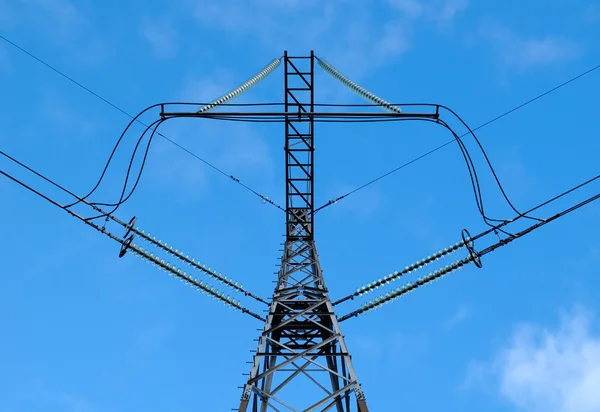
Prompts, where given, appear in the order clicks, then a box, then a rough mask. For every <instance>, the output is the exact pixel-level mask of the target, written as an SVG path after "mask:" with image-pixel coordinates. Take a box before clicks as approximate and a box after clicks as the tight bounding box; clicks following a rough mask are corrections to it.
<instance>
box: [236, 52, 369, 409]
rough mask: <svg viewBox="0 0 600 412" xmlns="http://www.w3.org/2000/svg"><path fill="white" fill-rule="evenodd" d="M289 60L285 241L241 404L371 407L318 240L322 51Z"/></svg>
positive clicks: (254, 406) (255, 406) (286, 65)
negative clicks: (318, 57)
mask: <svg viewBox="0 0 600 412" xmlns="http://www.w3.org/2000/svg"><path fill="white" fill-rule="evenodd" d="M283 63H284V70H285V100H284V101H285V111H286V120H285V157H286V214H287V218H286V240H285V247H284V252H283V257H282V260H281V269H280V271H279V275H278V281H277V286H276V288H275V292H274V295H273V301H272V304H271V306H270V310H269V313H268V316H267V321H266V322H265V326H264V330H263V332H262V334H261V335H260V337H259V339H258V349H257V351H256V353H255V355H254V362H253V366H252V369H251V371H250V377H249V379H248V382H247V383H246V385H245V386H244V391H243V394H242V400H241V404H240V408H239V411H241V412H246V411H252V412H259V411H260V412H266V411H281V410H286V411H287V410H290V411H329V410H332V411H337V412H349V411H358V412H367V411H368V408H367V404H366V402H365V396H364V394H363V392H362V390H361V387H360V384H359V383H358V379H357V377H356V373H355V371H354V368H353V366H352V359H351V356H350V354H349V352H348V348H347V346H346V342H345V341H344V337H343V336H342V333H341V330H340V326H339V324H338V320H337V318H336V316H335V314H334V312H333V305H332V303H331V300H330V298H329V293H328V291H327V287H326V285H325V282H324V280H323V273H322V271H321V266H320V264H319V256H318V254H317V250H316V247H315V241H314V210H315V207H314V150H315V146H314V137H315V130H314V119H313V117H312V116H309V115H307V113H313V112H314V111H315V110H314V67H315V56H314V53H313V52H311V53H310V56H289V55H288V54H287V52H286V53H285V54H284V57H283ZM289 114H293V116H290V115H289ZM310 386H312V387H313V388H310ZM312 389H314V390H312ZM288 399H290V400H288Z"/></svg>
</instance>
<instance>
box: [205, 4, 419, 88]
mask: <svg viewBox="0 0 600 412" xmlns="http://www.w3.org/2000/svg"><path fill="white" fill-rule="evenodd" d="M193 10H194V12H193V13H194V16H195V17H196V19H197V20H198V21H199V22H200V23H201V24H203V25H204V26H206V27H210V28H214V29H219V30H222V31H223V32H225V33H226V35H227V36H241V35H243V36H247V37H250V38H253V39H255V40H256V41H258V42H260V43H261V45H262V46H263V48H265V49H267V50H272V51H273V53H279V52H281V51H283V50H284V49H287V50H290V51H291V52H296V53H297V51H298V50H305V51H308V50H311V49H313V50H315V51H316V52H317V53H318V54H319V56H320V57H323V58H325V59H327V60H329V61H330V62H331V63H332V64H334V65H338V66H340V68H344V69H345V70H346V72H349V73H348V74H349V75H351V76H353V77H354V78H359V77H361V76H364V75H366V74H370V73H372V72H374V71H376V70H377V69H378V68H379V67H381V65H382V64H385V63H387V62H388V61H389V60H391V59H394V58H397V57H399V56H401V55H402V54H403V53H404V52H406V51H407V50H408V49H409V46H410V43H411V39H410V30H409V27H408V26H407V23H406V22H404V21H401V20H398V19H397V17H398V16H396V15H394V16H391V15H390V17H389V18H388V19H387V20H383V21H382V20H381V19H379V18H376V16H375V15H374V11H373V10H372V7H370V5H369V4H368V3H366V2H351V1H335V0H327V1H321V2H317V1H308V2H299V1H296V0H289V1H286V2H275V1H274V0H248V1H246V2H244V3H243V5H242V3H240V2H235V4H234V3H233V2H232V0H223V1H221V2H219V3H209V4H206V3H199V4H195V5H194V6H193ZM248 16H252V18H249V17H248ZM298 33H302V35H298Z"/></svg>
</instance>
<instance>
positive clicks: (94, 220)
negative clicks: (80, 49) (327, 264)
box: [0, 52, 600, 412]
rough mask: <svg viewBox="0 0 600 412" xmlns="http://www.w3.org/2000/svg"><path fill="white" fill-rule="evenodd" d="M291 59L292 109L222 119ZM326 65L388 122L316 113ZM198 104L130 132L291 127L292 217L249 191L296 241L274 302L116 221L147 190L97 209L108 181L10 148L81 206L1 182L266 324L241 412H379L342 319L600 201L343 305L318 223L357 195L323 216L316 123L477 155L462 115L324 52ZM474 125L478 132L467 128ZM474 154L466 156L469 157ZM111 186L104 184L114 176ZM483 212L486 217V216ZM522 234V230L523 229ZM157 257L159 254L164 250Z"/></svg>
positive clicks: (467, 237)
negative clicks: (338, 65) (377, 127)
mask: <svg viewBox="0 0 600 412" xmlns="http://www.w3.org/2000/svg"><path fill="white" fill-rule="evenodd" d="M282 62H283V66H284V93H285V95H284V103H283V107H284V110H283V111H269V112H257V111H246V112H239V111H237V112H227V111H214V110H213V109H217V108H220V107H224V106H226V105H227V103H226V102H227V101H229V100H231V99H233V98H234V97H236V96H237V95H239V94H241V93H243V92H244V91H246V90H248V89H249V88H250V87H252V86H253V85H255V84H256V83H257V82H259V81H260V80H262V79H263V78H265V77H266V76H267V75H269V74H270V73H272V72H273V71H274V70H275V68H277V67H278V66H279V65H280V64H281V63H282ZM315 62H317V63H318V64H319V66H321V68H322V69H324V70H325V71H326V72H327V73H328V74H330V75H331V76H333V77H334V78H335V79H336V80H338V81H339V82H341V83H342V84H344V85H345V86H347V87H348V88H349V89H351V90H352V91H354V92H355V93H357V94H359V95H360V96H361V97H363V98H365V99H366V100H368V101H370V102H371V103H373V105H372V106H374V107H376V108H377V109H384V110H385V111H386V113H376V112H372V111H370V112H356V111H340V112H324V111H319V110H317V109H315V107H316V106H317V105H316V104H315V96H314V90H315V89H314V69H315ZM182 105H183V106H184V107H186V108H189V107H190V105H192V106H194V107H195V109H194V110H193V111H189V110H183V111H173V112H167V111H165V108H167V107H172V106H177V107H181V106H182ZM196 106H198V103H159V104H155V105H152V106H150V107H149V108H147V109H145V110H144V111H142V112H141V113H140V114H139V115H138V116H136V117H134V118H132V121H131V122H130V124H129V126H128V127H127V128H126V129H125V131H127V130H128V129H129V127H130V126H131V125H132V124H133V123H134V122H140V120H139V116H141V115H142V114H144V113H146V112H148V111H149V110H151V109H153V108H159V109H160V118H159V120H156V121H155V122H153V123H150V125H149V126H147V128H146V131H145V132H144V134H142V136H141V137H140V140H139V141H138V144H139V143H140V142H141V140H142V139H143V138H144V135H145V134H146V132H148V131H149V130H152V134H151V137H150V138H149V142H148V147H149V145H150V142H151V140H152V136H154V134H155V133H157V128H158V126H159V125H160V124H161V123H163V122H164V121H166V120H168V119H172V118H177V117H196V118H205V119H210V118H212V119H220V120H238V121H239V120H241V121H244V120H245V119H250V118H251V119H252V121H257V119H258V120H259V121H261V119H264V121H280V122H282V123H283V124H284V126H285V146H284V151H285V167H286V172H285V178H286V204H285V208H283V207H281V206H279V205H276V204H275V203H273V202H272V201H270V200H269V199H268V198H267V197H265V196H262V195H260V194H259V193H258V192H255V191H253V190H251V189H250V188H248V187H247V186H244V187H245V188H246V189H248V190H250V191H252V192H253V193H254V194H255V195H258V196H259V197H261V199H262V200H263V201H264V202H265V203H270V204H272V205H273V206H275V207H277V208H278V209H281V210H283V211H284V212H285V214H286V232H285V237H286V238H285V242H284V250H283V256H282V258H281V266H280V269H279V272H278V278H277V282H276V287H275V291H274V293H273V297H272V299H271V300H270V301H268V300H266V299H263V298H261V297H260V296H257V295H256V294H254V293H252V292H250V291H249V290H247V289H245V288H244V287H242V286H241V285H240V284H238V283H237V282H235V281H233V280H232V279H230V278H228V277H226V276H224V275H222V274H221V273H219V272H217V271H215V270H214V269H211V268H210V267H208V266H206V265H204V264H202V263H200V262H198V261H197V260H195V259H193V258H190V257H189V256H188V255H185V254H184V253H183V252H181V251H179V250H178V249H175V248H174V247H172V246H168V245H167V244H166V243H164V242H161V241H160V240H157V239H156V237H154V236H152V235H150V234H149V233H147V232H145V231H144V230H142V229H140V228H139V227H137V226H136V221H137V220H136V218H135V217H133V218H132V219H131V220H129V221H128V222H126V221H124V220H121V219H119V218H118V217H116V216H114V212H115V211H116V209H117V208H118V207H119V206H120V205H121V204H122V203H123V202H124V201H125V200H126V198H128V197H129V196H131V194H132V193H133V190H134V189H135V186H134V188H133V189H131V193H130V194H129V195H127V196H126V197H125V198H124V196H123V195H124V193H125V188H126V187H127V179H126V181H125V185H124V189H123V192H122V195H121V199H120V200H119V201H118V202H117V203H98V202H91V201H90V200H88V199H87V198H88V197H89V196H90V195H91V194H92V193H93V192H94V191H95V190H96V188H97V187H98V184H99V183H100V181H99V182H98V184H97V185H96V187H95V188H94V189H93V190H92V191H91V192H90V193H89V194H88V195H86V196H84V197H81V196H78V195H76V194H75V193H73V192H71V191H69V190H68V189H66V188H65V187H64V186H61V185H59V184H58V183H56V182H54V181H53V180H51V179H49V178H48V177H46V176H44V175H42V174H41V173H39V172H37V171H35V170H34V169H32V168H31V167H29V166H27V165H25V164H23V163H22V162H20V161H18V160H17V159H15V158H14V157H12V156H10V155H8V154H7V153H5V152H3V151H1V150H0V156H2V157H3V158H5V159H8V160H9V161H11V162H12V163H14V164H16V165H18V166H19V167H20V168H21V169H23V170H27V171H28V172H30V173H33V174H34V175H35V176H37V177H38V178H41V179H42V180H44V181H46V182H47V183H50V184H51V185H53V187H54V188H57V189H59V190H60V191H61V192H62V194H63V195H64V194H68V195H69V196H70V197H71V198H72V199H73V202H72V203H69V204H60V203H58V202H57V201H56V200H54V199H53V198H52V197H51V196H50V195H47V194H44V193H42V192H40V191H38V190H36V189H35V188H33V187H32V186H29V185H28V184H26V183H24V182H23V181H22V180H20V179H18V178H16V177H15V176H13V175H11V174H9V173H7V172H6V171H4V170H2V169H1V168H0V175H2V176H4V177H7V178H8V179H10V180H12V181H13V182H15V183H17V184H19V185H20V186H22V187H24V188H25V189H27V190H29V191H31V192H32V193H34V194H35V195H37V196H39V197H41V198H44V199H45V200H47V201H49V202H50V203H51V204H53V205H54V206H57V207H59V208H61V209H62V210H64V211H66V212H67V213H69V214H70V215H71V216H73V217H75V218H77V219H79V220H80V221H82V222H83V223H84V224H86V225H88V226H89V227H92V228H94V229H95V230H97V231H98V232H100V233H102V234H103V235H106V236H108V237H109V238H111V239H113V240H114V241H116V242H118V243H119V244H120V245H121V250H120V253H119V257H123V256H125V255H126V254H127V252H128V251H131V252H132V254H134V255H136V256H138V257H140V258H142V259H144V260H146V261H148V262H150V263H151V264H152V265H154V266H156V267H158V268H159V269H161V270H163V271H165V272H167V273H168V274H170V275H172V276H175V277H176V278H178V279H180V280H182V281H184V282H185V283H187V284H188V285H191V286H192V287H194V288H196V289H198V290H200V291H201V292H203V293H205V294H206V295H208V296H210V297H212V298H214V299H216V300H218V301H220V302H222V303H224V304H225V305H227V306H229V307H231V308H233V309H234V310H238V311H240V312H243V313H244V314H247V315H249V316H251V317H252V318H254V319H257V320H259V321H261V322H263V323H264V327H263V329H262V333H261V335H260V336H259V337H258V339H257V341H258V348H257V349H256V352H255V354H254V358H253V362H252V367H251V370H250V373H249V374H248V376H249V377H248V380H247V382H246V383H245V385H244V386H243V387H242V388H243V391H242V396H241V400H240V403H239V407H238V408H237V409H236V410H238V411H239V412H267V411H275V412H278V411H292V412H299V411H302V412H310V411H315V412H316V411H336V412H368V411H369V409H368V407H367V403H366V399H365V395H364V393H363V391H362V389H361V386H360V383H359V381H358V378H357V375H356V373H355V371H354V368H353V365H352V359H351V356H350V353H349V350H348V347H347V345H346V342H345V340H344V337H343V335H342V333H341V329H340V323H341V322H344V321H346V320H348V319H350V318H354V317H356V316H359V315H362V314H365V313H367V312H370V311H372V310H374V309H377V308H380V307H382V306H384V305H386V304H388V303H390V302H393V301H395V300H397V299H398V298H400V297H401V296H403V295H405V294H407V293H409V292H411V291H413V290H415V289H417V288H419V287H421V286H424V285H427V284H429V283H431V282H433V281H435V280H437V279H440V278H441V277H444V276H446V275H448V274H450V273H453V272H455V271H457V270H459V269H461V268H462V267H464V266H466V265H469V264H471V263H473V264H474V265H475V266H477V267H479V268H481V267H482V263H481V257H482V256H484V255H486V254H488V253H491V252H493V251H495V250H497V249H498V248H500V247H503V246H505V245H508V244H509V243H512V242H513V241H514V240H516V239H519V238H521V237H522V236H524V235H526V234H529V233H531V232H532V231H534V230H536V229H538V228H541V227H542V226H544V225H546V224H548V223H550V222H552V221H554V220H556V219H558V218H561V217H563V216H565V215H567V214H569V213H571V212H573V211H575V210H578V209H579V208H581V207H583V206H585V205H588V204H589V203H591V202H593V201H596V200H598V199H600V194H596V195H594V196H591V197H589V198H587V199H585V200H583V201H581V202H579V203H577V204H575V205H573V206H571V207H569V208H567V209H564V210H563V211H561V212H559V213H555V214H553V215H551V216H549V217H547V218H544V219H540V218H535V217H532V216H530V215H529V214H530V213H532V212H534V211H537V210H539V209H541V208H543V207H545V206H547V205H549V204H550V203H552V202H554V201H556V200H557V199H559V198H562V197H563V196H565V195H567V194H570V193H572V192H573V191H575V190H577V189H580V188H582V187H584V186H586V185H588V184H591V183H592V182H594V181H598V180H600V175H598V176H596V177H594V178H592V179H589V180H587V181H586V182H584V183H582V184H580V185H578V186H576V187H574V188H572V189H570V190H567V191H565V192H563V193H562V194H560V195H558V196H556V197H554V198H552V199H550V200H548V201H545V202H542V203H540V204H539V205H538V206H536V207H534V208H531V209H529V210H528V211H526V212H523V213H520V212H517V211H516V210H515V212H516V213H517V215H516V216H514V217H513V218H510V219H506V220H503V221H501V222H500V223H498V224H495V225H493V226H492V227H490V228H489V229H487V230H485V231H483V232H481V233H479V234H477V235H475V236H471V234H470V233H469V232H468V231H467V230H466V229H465V230H463V232H462V236H461V239H460V240H459V242H457V243H455V244H453V245H451V246H449V247H447V248H445V249H442V250H440V251H438V252H436V253H434V254H431V255H429V256H427V257H426V258H423V259H421V260H418V261H416V262H414V263H412V264H410V265H409V266H405V267H404V269H402V270H398V271H396V272H393V273H390V274H388V275H386V276H384V277H382V278H379V279H377V280H374V281H372V282H370V283H368V284H366V285H365V286H362V287H359V288H357V289H356V290H355V292H353V293H350V294H349V295H347V296H345V297H342V298H339V299H337V300H336V301H333V302H332V300H331V299H330V297H329V291H328V289H327V287H326V286H325V281H324V279H323V273H322V270H321V266H320V263H319V256H318V254H317V250H316V246H315V238H314V216H315V213H316V212H318V211H319V210H321V209H323V208H324V207H327V206H329V205H331V204H333V203H335V201H337V200H341V199H343V198H344V197H345V196H346V195H344V196H341V197H338V198H336V199H334V200H333V201H330V202H328V203H327V204H325V205H322V206H320V207H317V208H315V202H314V150H315V145H314V138H315V123H316V122H318V121H321V120H325V121H326V120H334V121H340V120H344V121H374V120H384V121H385V120H390V121H392V120H393V121H396V120H421V121H423V120H424V121H429V122H435V123H436V124H438V125H441V126H443V127H445V128H446V129H448V130H449V131H450V132H451V133H452V134H453V135H454V136H455V138H456V141H457V143H458V144H459V147H460V148H461V150H463V149H464V150H465V151H466V148H465V147H464V145H463V144H462V141H461V140H460V136H458V135H457V134H456V132H455V131H453V130H452V128H451V127H450V126H449V124H448V123H446V121H445V120H443V119H442V118H441V113H442V112H444V111H445V112H447V113H450V114H451V115H452V116H454V117H455V118H458V119H459V120H460V121H461V122H462V119H460V118H459V117H458V115H456V113H454V112H453V111H452V110H450V109H448V108H447V107H445V106H443V105H438V104H406V105H402V106H406V107H407V108H415V107H418V108H419V109H424V110H421V111H420V112H419V111H415V112H410V111H409V112H404V111H403V110H401V109H400V105H396V104H390V103H388V102H386V101H385V100H383V99H381V98H379V97H378V96H376V95H374V94H373V93H371V92H369V91H367V90H365V89H363V88H362V87H360V86H358V85H357V84H356V83H354V82H353V81H351V80H349V79H348V78H347V77H346V76H344V75H343V74H342V73H341V72H339V71H338V70H336V69H335V68H334V67H333V66H331V65H330V64H329V63H327V62H325V61H324V60H322V59H320V58H318V57H316V56H315V55H314V53H313V52H311V53H310V55H309V56H289V55H288V54H287V52H286V53H284V55H283V57H282V58H278V59H275V60H273V61H272V62H271V63H270V64H269V65H267V66H266V67H265V68H264V69H263V70H262V71H260V72H259V73H258V74H256V75H255V76H253V77H252V78H250V79H249V80H248V81H246V82H245V83H243V84H242V85H241V86H239V87H238V88H236V89H234V90H233V91H231V92H229V93H228V94H226V95H224V96H222V97H221V98H219V99H217V100H215V101H213V102H212V103H209V104H205V105H203V106H202V107H201V108H200V109H199V110H197V108H196ZM274 119H275V120H274ZM140 123H141V122H140ZM463 125H466V124H465V123H464V122H463ZM124 133H125V132H124ZM470 134H471V135H472V137H475V135H474V134H473V132H472V131H471V132H470ZM121 137H122V136H121ZM119 141H120V139H119ZM117 146H118V143H117ZM136 147H137V146H136ZM115 150H116V148H115ZM482 151H483V148H482ZM463 154H465V153H464V152H463ZM467 155H468V153H467ZM134 157H135V152H134V154H133V156H132V161H133V158H134ZM467 159H468V161H467V166H468V168H469V173H471V171H472V170H473V169H474V165H473V164H472V162H470V158H469V156H466V157H465V160H467ZM109 163H110V160H109ZM0 166H1V165H0ZM107 167H108V163H107ZM490 167H491V165H490ZM141 173H142V170H140V173H139V175H138V180H139V177H140V176H141ZM128 175H129V174H128ZM228 177H230V178H231V179H232V180H234V181H235V182H237V183H239V184H241V183H240V181H239V180H238V179H236V178H234V177H233V176H231V175H230V176H228ZM100 180H102V178H101V179H100ZM475 183H477V182H474V184H475ZM136 185H137V183H136ZM474 188H475V186H474ZM124 199H125V200H124ZM476 200H477V201H478V202H479V201H480V200H481V199H477V198H476ZM507 200H508V199H507ZM100 205H104V206H106V205H108V206H114V209H113V210H111V211H105V210H103V209H102V208H100ZM74 207H78V208H80V210H81V211H77V212H75V210H74ZM481 213H482V216H483V217H484V218H485V215H484V214H483V210H482V211H481ZM528 219H529V220H528ZM99 221H102V223H99ZM531 221H534V222H535V223H533V224H531V225H530V226H528V227H525V228H523V226H522V225H521V226H519V223H516V222H531ZM488 224H489V222H488ZM115 225H116V226H117V229H119V230H123V229H125V234H124V235H123V236H121V235H119V234H116V233H115V228H114V226H115ZM490 226H491V225H490ZM513 227H514V228H515V230H513V229H512V228H513ZM507 228H511V229H510V231H508V230H507ZM489 238H491V239H492V241H488V244H487V246H486V247H485V248H479V249H477V248H476V247H475V241H479V240H484V239H489ZM136 241H137V242H140V244H137V243H136ZM141 243H143V244H144V246H142V245H141ZM146 248H152V250H153V251H151V250H150V249H146ZM459 250H462V251H465V250H466V252H467V254H466V257H463V258H459V259H457V260H455V261H453V262H451V263H449V264H446V265H445V266H438V267H437V268H435V269H433V270H432V271H431V272H429V273H427V274H426V275H424V276H422V277H420V278H419V279H417V280H415V281H413V282H409V283H406V284H404V285H403V286H400V287H396V288H395V289H392V290H391V291H389V292H387V293H384V294H381V295H379V296H377V297H375V298H372V299H371V300H369V301H367V302H365V303H363V304H362V305H361V306H360V307H359V308H357V309H355V310H353V311H351V312H348V313H346V314H345V315H343V316H340V317H337V316H336V315H335V313H334V307H337V305H339V304H341V303H344V302H349V301H353V300H354V299H357V298H361V297H363V296H365V295H367V294H369V293H371V292H374V291H376V290H377V289H378V288H380V287H385V286H387V285H389V284H390V283H392V282H396V281H398V280H399V279H401V278H403V277H404V276H405V275H410V274H413V273H415V272H417V271H420V270H421V269H423V268H425V267H426V266H430V265H436V264H437V262H438V261H439V260H441V259H445V258H446V257H448V256H449V255H451V254H453V253H455V252H457V251H459ZM180 266H188V267H189V269H188V271H189V272H187V271H185V270H183V269H181V267H180ZM191 272H195V273H199V274H200V275H201V276H203V277H205V278H208V279H209V280H210V281H212V282H214V283H218V284H220V285H222V286H226V287H229V288H231V290H232V291H233V292H234V293H239V294H241V295H243V296H244V298H245V299H248V300H252V301H253V303H254V304H260V305H262V306H261V307H262V308H263V309H264V308H265V307H268V310H267V315H266V317H265V316H261V315H260V314H259V313H258V312H257V311H255V310H253V309H250V308H248V307H247V306H246V305H245V304H242V303H241V302H240V301H238V300H236V299H234V298H233V297H230V296H229V295H227V294H225V293H223V292H221V291H220V290H218V289H217V288H216V287H214V286H212V285H210V284H208V283H206V282H204V281H202V280H199V279H197V278H196V277H194V276H193V274H192V273H191Z"/></svg>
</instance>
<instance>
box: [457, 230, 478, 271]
mask: <svg viewBox="0 0 600 412" xmlns="http://www.w3.org/2000/svg"><path fill="white" fill-rule="evenodd" d="M461 236H462V240H463V243H464V244H465V247H466V248H467V250H468V251H469V256H471V259H473V263H475V266H477V267H478V268H479V269H481V268H482V267H483V264H482V263H481V255H480V254H479V252H477V251H476V250H475V242H473V240H472V239H471V234H470V233H469V231H468V230H467V229H463V230H462V232H461Z"/></svg>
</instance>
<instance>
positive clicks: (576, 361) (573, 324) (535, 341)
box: [471, 309, 600, 412]
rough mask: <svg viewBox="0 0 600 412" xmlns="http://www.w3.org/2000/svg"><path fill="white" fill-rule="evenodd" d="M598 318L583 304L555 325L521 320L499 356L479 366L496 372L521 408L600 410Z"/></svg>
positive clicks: (502, 391)
mask: <svg viewBox="0 0 600 412" xmlns="http://www.w3.org/2000/svg"><path fill="white" fill-rule="evenodd" d="M592 322H593V317H592V316H591V315H590V313H588V312H585V311H583V310H582V309H577V310H575V311H573V312H572V313H569V314H564V315H563V316H562V319H561V323H560V326H559V327H558V328H557V329H555V330H550V329H547V328H544V327H541V326H539V325H531V324H522V325H519V326H518V327H517V328H516V330H515V331H514V333H513V335H512V337H511V339H510V341H509V343H508V344H507V345H506V346H505V347H504V348H502V349H501V350H500V351H499V352H498V353H497V355H496V358H495V359H494V361H493V362H491V363H490V364H488V365H485V366H483V367H479V368H477V369H478V370H479V375H480V376H481V372H484V374H487V373H490V372H491V373H493V375H495V377H496V378H497V383H498V385H499V392H500V394H501V395H502V396H503V397H504V398H505V399H506V400H508V401H509V402H510V403H512V404H513V405H514V406H515V407H516V408H517V409H518V410H522V411H528V412H598V411H600V390H599V388H600V334H598V333H597V332H594V331H593V330H592V327H591V326H592ZM471 377H473V376H471Z"/></svg>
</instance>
